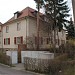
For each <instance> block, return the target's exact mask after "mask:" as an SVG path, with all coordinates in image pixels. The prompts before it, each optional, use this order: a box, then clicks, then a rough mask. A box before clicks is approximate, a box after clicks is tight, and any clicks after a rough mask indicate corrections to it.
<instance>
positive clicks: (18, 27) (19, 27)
mask: <svg viewBox="0 0 75 75" xmlns="http://www.w3.org/2000/svg"><path fill="white" fill-rule="evenodd" d="M20 30H21V22H18V23H17V31H20Z"/></svg>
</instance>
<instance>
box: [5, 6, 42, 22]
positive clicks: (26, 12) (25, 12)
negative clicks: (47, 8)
mask: <svg viewBox="0 0 75 75" xmlns="http://www.w3.org/2000/svg"><path fill="white" fill-rule="evenodd" d="M35 11H36V10H34V9H32V8H30V7H26V8H25V9H23V10H22V11H21V15H20V16H19V17H18V18H17V19H20V18H23V17H25V16H31V17H35V15H34V14H33V12H35ZM40 15H43V14H42V13H40ZM13 20H15V19H14V17H12V18H11V19H9V20H8V21H7V22H6V23H8V22H11V21H13Z"/></svg>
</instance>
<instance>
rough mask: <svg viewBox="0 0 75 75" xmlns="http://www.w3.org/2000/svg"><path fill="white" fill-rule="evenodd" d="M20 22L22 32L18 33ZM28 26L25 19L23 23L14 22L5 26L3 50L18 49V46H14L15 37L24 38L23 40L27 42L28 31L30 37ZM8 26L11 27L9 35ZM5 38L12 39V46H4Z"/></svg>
mask: <svg viewBox="0 0 75 75" xmlns="http://www.w3.org/2000/svg"><path fill="white" fill-rule="evenodd" d="M18 22H20V23H21V30H20V31H17V23H18ZM26 22H27V23H26ZM28 25H29V24H28V19H27V20H26V19H24V20H21V21H17V22H14V23H12V24H8V25H5V26H4V27H3V48H17V46H18V45H15V44H14V37H20V36H23V40H25V39H26V31H27V35H29V33H28V32H29V31H28ZM6 26H9V32H8V33H6ZM26 26H27V27H26ZM26 28H27V30H26ZM4 38H10V45H4Z"/></svg>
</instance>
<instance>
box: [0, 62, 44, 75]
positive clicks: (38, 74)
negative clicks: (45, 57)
mask: <svg viewBox="0 0 75 75" xmlns="http://www.w3.org/2000/svg"><path fill="white" fill-rule="evenodd" d="M0 65H2V66H6V67H8V68H11V69H15V70H19V71H26V72H28V73H33V74H35V75H45V74H40V73H36V72H32V71H27V70H24V69H23V70H20V69H16V68H12V67H11V66H9V65H5V64H2V63H0Z"/></svg>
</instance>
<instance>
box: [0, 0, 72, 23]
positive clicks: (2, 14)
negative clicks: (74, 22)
mask: <svg viewBox="0 0 75 75" xmlns="http://www.w3.org/2000/svg"><path fill="white" fill-rule="evenodd" d="M68 2H69V5H70V8H71V0H68ZM28 6H29V7H31V8H34V9H36V4H35V2H34V0H0V22H2V23H5V22H6V21H7V20H9V19H10V18H11V17H12V16H13V15H14V13H15V12H16V11H21V10H23V9H24V8H26V7H28ZM70 13H72V12H70Z"/></svg>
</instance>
